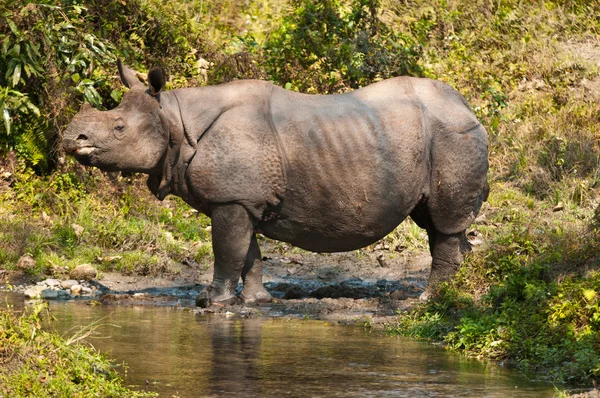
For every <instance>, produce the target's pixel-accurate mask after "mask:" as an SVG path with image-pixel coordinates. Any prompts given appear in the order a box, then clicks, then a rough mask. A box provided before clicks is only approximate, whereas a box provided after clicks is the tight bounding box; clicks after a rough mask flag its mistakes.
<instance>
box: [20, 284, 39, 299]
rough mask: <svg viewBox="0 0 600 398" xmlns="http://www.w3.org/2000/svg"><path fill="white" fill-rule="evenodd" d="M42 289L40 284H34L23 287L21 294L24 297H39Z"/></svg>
mask: <svg viewBox="0 0 600 398" xmlns="http://www.w3.org/2000/svg"><path fill="white" fill-rule="evenodd" d="M42 290H44V289H43V287H42V286H34V287H30V288H29V289H25V291H24V292H23V294H24V295H25V297H27V298H30V299H35V298H40V297H41V296H42Z"/></svg>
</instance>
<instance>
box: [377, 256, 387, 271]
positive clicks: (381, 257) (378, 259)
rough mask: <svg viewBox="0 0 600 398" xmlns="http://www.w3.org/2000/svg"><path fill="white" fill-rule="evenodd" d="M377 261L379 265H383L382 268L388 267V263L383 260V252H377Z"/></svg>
mask: <svg viewBox="0 0 600 398" xmlns="http://www.w3.org/2000/svg"><path fill="white" fill-rule="evenodd" d="M376 259H377V262H378V263H379V266H381V267H383V268H387V267H388V263H387V261H386V260H385V257H384V256H383V254H379V255H378V256H377V257H376Z"/></svg>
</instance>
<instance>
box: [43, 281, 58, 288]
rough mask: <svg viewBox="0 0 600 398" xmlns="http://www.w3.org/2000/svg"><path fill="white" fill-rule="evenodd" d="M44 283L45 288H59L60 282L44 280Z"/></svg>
mask: <svg viewBox="0 0 600 398" xmlns="http://www.w3.org/2000/svg"><path fill="white" fill-rule="evenodd" d="M44 282H45V283H46V286H50V287H54V286H60V281H59V280H58V279H46V280H45V281H44Z"/></svg>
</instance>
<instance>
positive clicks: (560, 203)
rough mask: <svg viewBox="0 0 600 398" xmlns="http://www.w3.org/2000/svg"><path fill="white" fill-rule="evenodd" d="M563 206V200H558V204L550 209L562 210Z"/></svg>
mask: <svg viewBox="0 0 600 398" xmlns="http://www.w3.org/2000/svg"><path fill="white" fill-rule="evenodd" d="M564 208H565V204H564V203H563V202H558V204H557V205H556V206H554V208H553V209H552V211H554V212H556V211H562V210H564Z"/></svg>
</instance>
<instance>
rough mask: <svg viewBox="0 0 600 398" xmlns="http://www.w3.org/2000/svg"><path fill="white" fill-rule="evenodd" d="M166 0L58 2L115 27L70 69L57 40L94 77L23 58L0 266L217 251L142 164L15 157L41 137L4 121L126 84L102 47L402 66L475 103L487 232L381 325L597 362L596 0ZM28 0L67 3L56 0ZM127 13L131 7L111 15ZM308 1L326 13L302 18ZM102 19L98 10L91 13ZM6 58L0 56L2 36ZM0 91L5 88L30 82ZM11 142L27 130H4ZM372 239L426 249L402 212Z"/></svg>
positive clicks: (183, 55) (457, 343) (219, 76)
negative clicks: (481, 132) (37, 70)
mask: <svg viewBox="0 0 600 398" xmlns="http://www.w3.org/2000/svg"><path fill="white" fill-rule="evenodd" d="M49 1H50V0H49ZM22 3H23V6H24V2H22ZM163 3H164V2H161V1H158V0H148V1H143V2H137V1H130V2H127V4H125V3H123V4H121V3H120V2H112V3H110V4H109V5H106V6H103V5H96V6H94V7H92V8H90V9H89V10H88V13H87V14H86V13H84V14H81V15H79V14H77V15H75V14H74V10H73V9H68V10H67V11H68V15H71V19H72V20H73V21H74V23H76V24H77V26H81V27H82V29H80V30H81V31H84V30H85V29H89V30H93V31H94V33H95V34H96V35H97V37H98V38H99V39H100V40H102V41H104V42H106V43H109V44H110V46H109V48H108V50H107V51H108V52H109V53H107V54H100V53H98V54H95V55H94V54H90V55H89V57H91V58H90V59H89V60H88V61H86V62H84V64H85V65H83V66H81V67H78V69H77V70H66V69H65V67H64V65H63V63H62V61H60V60H58V59H57V58H56V56H54V55H51V59H50V61H51V63H52V64H53V65H55V66H56V68H57V69H58V70H60V71H61V73H62V74H61V76H63V77H62V78H61V79H63V80H61V81H64V80H66V81H72V80H73V79H72V76H73V73H75V72H77V73H78V74H81V77H82V78H83V77H86V78H90V79H93V80H94V85H92V86H89V85H88V86H85V87H84V86H82V85H78V86H77V88H74V91H73V90H70V91H69V90H67V92H66V93H65V92H62V91H61V90H59V88H60V87H64V86H68V87H70V86H69V85H68V84H58V85H57V87H53V86H51V85H49V86H47V88H48V90H45V91H44V93H45V94H44V95H43V96H42V97H40V98H38V97H35V96H34V95H36V94H35V93H37V92H39V90H33V91H32V90H29V89H30V88H32V87H33V88H36V87H39V84H29V83H28V80H27V79H26V77H23V78H22V79H21V80H22V81H21V82H19V83H18V84H16V85H13V86H14V87H13V89H14V90H23V92H31V95H32V97H31V101H32V102H33V103H35V104H38V105H39V106H40V107H41V108H40V112H41V116H39V117H34V116H35V115H33V114H31V112H30V111H28V110H27V109H29V108H23V109H24V110H23V111H22V112H21V113H22V114H21V117H22V118H23V119H22V120H23V121H24V123H21V124H18V125H15V126H19V130H15V131H13V135H11V136H8V135H4V136H0V143H2V144H3V145H4V146H3V149H2V150H3V151H5V152H6V151H7V150H8V152H6V153H12V152H15V153H16V154H17V157H20V158H19V159H17V161H16V164H17V167H15V168H14V170H13V168H9V171H11V172H13V171H14V173H13V176H12V177H10V178H8V180H0V201H1V203H2V206H0V268H6V269H11V270H12V269H14V268H15V264H16V261H17V260H18V259H19V258H20V257H21V256H22V255H24V254H29V255H31V256H33V257H34V259H35V260H36V267H35V268H34V269H32V270H29V271H28V272H30V273H32V274H36V275H39V274H42V273H53V272H55V270H56V269H60V268H61V267H66V268H67V269H70V268H72V267H74V266H76V265H77V264H79V263H93V264H95V265H96V266H97V267H99V268H100V269H101V270H104V271H109V270H118V271H120V272H124V273H139V274H149V275H152V274H160V273H165V272H167V273H168V272H174V271H172V265H173V264H174V263H176V262H179V261H183V260H185V259H193V260H195V261H197V262H198V263H200V265H201V266H206V265H207V264H209V263H210V261H211V258H212V251H211V249H210V245H209V244H208V240H209V237H210V232H208V231H207V230H206V227H207V226H208V225H209V220H208V219H207V218H206V217H204V216H198V215H197V214H194V213H193V212H192V211H191V209H190V208H189V207H188V206H186V205H185V204H183V202H182V201H181V200H179V199H176V198H168V199H167V200H166V201H165V202H162V203H159V202H157V201H156V200H155V199H154V198H153V197H152V196H151V195H150V194H149V193H148V192H147V189H146V187H145V186H144V183H143V181H142V180H141V179H140V178H139V177H136V176H134V177H125V178H123V177H118V178H115V177H110V178H109V177H108V176H106V175H103V174H102V173H100V172H98V171H97V170H94V171H90V170H86V171H82V170H81V169H80V168H78V167H77V166H75V165H74V163H73V162H72V161H67V164H66V165H63V166H62V170H61V171H60V172H58V171H57V172H54V173H51V174H49V175H46V176H42V177H40V176H38V175H35V174H33V172H32V171H31V169H30V168H28V167H24V165H27V164H31V163H32V159H34V158H35V156H37V149H39V148H44V147H45V146H46V144H45V143H44V142H41V143H37V144H36V142H37V141H35V140H31V139H28V138H27V137H24V138H23V139H20V138H19V139H17V138H18V137H20V134H21V133H22V132H23V131H24V132H30V131H36V132H38V133H39V131H42V130H40V129H41V127H40V128H38V127H39V126H38V127H36V126H37V125H35V124H34V123H28V121H31V120H38V119H44V120H51V121H52V123H51V126H50V127H52V129H54V130H53V131H52V134H50V136H57V133H58V127H59V126H60V125H61V124H63V125H64V124H65V123H66V122H67V121H68V120H66V119H68V116H70V115H72V113H73V110H74V109H76V108H77V106H78V105H79V103H80V102H81V101H82V100H83V98H84V97H85V98H87V97H88V96H89V94H90V93H92V94H93V92H92V91H90V89H89V87H92V88H93V87H96V88H97V90H98V93H99V95H100V96H101V98H102V101H101V103H102V104H103V105H104V106H112V105H114V104H115V101H116V98H118V97H119V95H120V94H121V93H122V90H123V89H122V87H121V85H120V84H119V82H118V79H116V78H115V77H114V65H113V58H114V56H117V55H118V56H121V57H124V58H125V59H126V60H127V61H128V62H129V63H131V64H132V65H134V66H136V67H138V68H139V67H142V68H143V67H148V66H150V65H144V63H145V62H150V63H152V64H154V63H163V64H164V65H163V66H166V67H167V68H168V69H169V73H170V75H171V76H172V79H171V80H170V81H169V87H170V88H172V87H186V86H191V85H199V84H206V83H210V84H214V83H221V82H223V81H227V80H231V79H237V78H248V77H261V78H267V79H270V80H273V81H276V82H278V83H279V84H281V85H285V86H287V87H289V88H292V89H296V90H302V91H308V92H319V93H324V92H343V91H347V90H349V89H350V88H351V87H354V86H356V85H363V84H368V83H369V82H371V81H375V80H379V79H380V78H382V77H385V76H390V75H392V74H395V73H397V72H398V71H399V70H407V71H409V72H410V73H411V74H413V75H419V76H426V77H431V78H435V79H439V80H442V81H444V82H446V83H448V84H450V85H451V86H453V87H454V88H456V89H457V90H458V91H459V92H461V93H462V94H463V95H464V96H465V98H466V99H467V101H468V102H469V103H470V104H471V106H472V108H473V110H474V112H475V113H476V115H477V116H478V117H479V119H480V120H481V121H482V123H483V124H484V126H485V127H486V129H487V130H488V133H489V138H490V148H489V158H490V172H489V180H490V185H491V194H490V198H489V201H488V202H487V203H485V204H484V206H483V208H482V214H483V215H485V220H484V221H482V223H480V224H477V225H474V226H472V229H475V230H477V231H478V232H479V233H480V234H481V237H482V239H483V241H484V242H485V244H484V245H482V246H480V247H479V248H478V250H477V251H476V252H475V253H473V254H471V255H469V256H468V258H467V260H466V262H465V265H464V266H463V267H462V268H461V270H460V271H459V273H458V275H457V277H456V278H455V279H454V281H452V283H450V284H449V285H447V286H446V287H444V288H443V289H442V291H441V292H440V295H439V296H438V297H436V298H434V299H433V300H432V301H430V302H429V303H427V304H424V305H422V306H419V307H418V308H416V309H415V310H414V311H412V312H409V313H405V314H402V315H401V316H400V317H399V320H398V325H397V326H395V327H394V328H393V330H394V331H395V332H397V333H402V334H406V335H411V336H415V337H421V338H428V339H434V340H438V341H443V342H445V343H446V345H447V347H449V348H451V349H453V350H456V351H459V352H463V353H466V354H468V355H472V356H476V357H480V358H491V359H497V360H507V361H510V362H515V363H516V364H517V366H518V367H519V368H521V369H523V370H527V371H537V372H541V374H543V375H545V376H546V377H548V378H549V379H552V380H555V381H573V382H585V383H589V382H590V381H591V380H597V379H598V378H599V377H600V375H599V373H600V371H599V365H598V362H597V358H598V357H600V348H599V346H600V344H599V342H598V334H599V333H598V316H599V315H598V297H597V295H596V296H594V295H592V293H590V292H591V291H596V292H597V291H598V288H599V287H598V268H599V267H600V259H599V253H600V243H599V242H600V236H599V230H600V210H598V209H599V207H598V206H599V204H600V202H599V201H598V198H599V197H600V140H599V139H598V137H599V136H600V130H599V129H600V105H599V104H600V70H599V65H600V47H599V46H598V45H597V43H598V42H599V40H600V18H599V17H598V16H599V15H600V3H599V2H590V1H586V0H568V1H562V0H561V1H558V0H547V1H520V0H502V1H488V0H476V1H471V2H465V1H460V0H409V1H402V2H397V1H389V0H381V1H368V0H364V1H358V0H356V1H355V0H327V1H322V2H319V4H317V5H314V6H313V5H311V3H314V2H310V1H301V0H294V1H290V2H283V3H282V2H274V1H271V0H260V1H258V0H257V1H249V2H237V3H236V2H228V3H227V2H225V3H226V4H225V3H224V2H217V1H204V2H200V3H198V2H195V3H194V2H184V1H172V2H169V3H168V4H167V3H164V4H163ZM11 4H12V3H11ZM15 4H17V3H15ZM65 4H66V3H65ZM98 4H100V3H98ZM107 4H108V3H107ZM292 5H295V6H297V7H293V6H292ZM19 7H20V6H19ZM40 10H42V11H39V12H44V13H49V14H48V15H50V14H52V16H53V18H55V19H56V21H59V20H60V19H61V18H62V16H61V15H59V14H60V13H59V12H58V11H57V10H54V9H53V10H52V11H46V9H45V8H43V9H40ZM36 12H37V11H36ZM15 15H16V14H15ZM31 15H33V17H31V18H17V17H14V18H13V19H14V20H15V21H16V22H15V23H17V25H18V27H19V28H20V29H22V30H23V31H25V30H27V29H29V30H28V32H30V33H27V34H28V35H29V34H31V35H34V36H35V35H39V34H41V33H43V32H46V31H47V30H48V29H49V28H48V27H47V24H46V21H45V20H43V23H41V24H37V22H36V21H35V18H34V17H35V15H37V14H31ZM65 15H66V14H65ZM99 15H100V16H102V18H98V16H99ZM122 15H129V16H130V18H128V19H127V20H126V21H125V22H123V21H121V20H120V16H122ZM314 16H322V18H321V17H319V18H321V19H319V18H317V20H316V21H315V22H314V24H312V23H311V18H313V17H314ZM323 18H326V19H327V21H329V22H330V23H329V22H328V23H325V24H324V23H323ZM96 20H102V21H104V22H102V25H101V26H100V25H98V26H96V25H94V23H96V22H94V21H96ZM140 21H142V22H140ZM143 21H150V22H143ZM121 23H123V24H124V25H123V26H121V25H120V24H121ZM31 24H33V25H34V27H36V28H35V29H33V28H32V27H31V26H30V25H31ZM147 24H150V25H151V26H150V27H149V26H148V25H147ZM382 24H383V25H382ZM298 26H301V27H302V29H297V28H298ZM161 27H162V28H161ZM30 28H31V29H30ZM59 31H60V29H59ZM36 32H37V33H36ZM6 33H7V34H8V35H10V37H12V38H13V39H15V37H13V36H14V34H12V33H9V32H8V31H7V32H6ZM134 34H135V35H134ZM311 35H312V36H311ZM34 36H32V37H34ZM28 37H29V36H28ZM35 37H37V36H35ZM74 37H75V39H77V40H80V38H79V36H77V35H75V36H74ZM132 37H133V38H134V39H130V38H132ZM365 38H366V39H368V40H365ZM15 40H16V39H15ZM77 40H75V41H74V42H73V43H74V44H77V43H78V42H77ZM29 41H30V42H36V40H29ZM37 41H38V42H39V41H40V40H37ZM73 43H71V44H73ZM173 43H176V45H174V44H173ZM365 43H366V44H365ZM369 43H371V47H370V48H368V45H369ZM364 45H367V47H364ZM111 46H112V47H111ZM361 46H362V47H361ZM77 48H78V49H79V50H77V51H84V52H85V51H87V50H85V49H86V47H85V46H81V45H78V47H77ZM47 50H48V51H46V52H50V51H53V50H52V47H49V48H48V49H47ZM283 54H285V57H283V58H282V55H283ZM365 54H366V55H367V56H365ZM394 55H397V58H396V59H395V58H394V57H393V56H394ZM390 56H392V57H390ZM3 57H4V58H2V59H6V60H7V62H8V61H9V60H10V58H11V57H13V53H10V52H8V53H6V54H5V55H3ZM92 58H93V59H96V61H95V63H94V62H91V60H92ZM59 61H60V62H59ZM199 61H205V62H200V64H199V63H198V62H199ZM23 62H25V61H23ZM90 65H92V66H93V65H96V66H95V67H92V66H90ZM200 65H203V66H202V67H201V68H200V69H202V70H200V69H199V66H200ZM0 67H1V65H0ZM61 68H62V69H61ZM89 71H91V72H89ZM278 71H279V72H278ZM357 71H358V72H357ZM360 71H366V72H365V73H360ZM3 75H4V73H0V76H3ZM13 76H14V74H13ZM9 77H11V76H9ZM6 85H8V83H6ZM14 90H13V91H14ZM28 90H29V91H28ZM77 90H79V91H77ZM82 90H83V91H82ZM86 90H87V91H86ZM13 94H14V93H13ZM11 95H12V94H11ZM7 98H8V100H5V103H8V104H13V103H15V101H17V100H18V101H24V102H23V103H27V101H29V100H27V99H23V98H22V97H19V96H18V95H16V94H14V95H12V96H9V97H7ZM92 99H94V98H92ZM6 101H8V102H6ZM11 101H13V102H11ZM88 101H89V98H88ZM92 102H93V101H92ZM96 102H98V101H96ZM42 104H43V105H44V106H42ZM15 109H16V108H15ZM19 109H21V108H19ZM28 112H29V113H28ZM13 125H14V124H13ZM42 127H44V126H42ZM15 128H17V127H15ZM38 130H39V131H38ZM0 134H2V132H0ZM39 135H40V134H34V138H35V136H39ZM19 142H23V143H29V144H28V145H25V146H23V147H15V148H9V147H10V145H17V144H18V143H19ZM38 147H39V148H38ZM11 151H12V152H11ZM3 153H4V152H3ZM27 156H29V157H30V158H28V157H27ZM35 159H37V158H35ZM48 159H52V156H49V157H48ZM41 163H43V162H41V161H40V163H39V164H41ZM2 167H4V164H0V168H2ZM38 171H39V166H38ZM558 205H560V206H558ZM559 207H560V208H562V210H559ZM555 209H556V210H557V211H553V210H555ZM79 227H81V228H82V230H80V228H79ZM78 230H79V232H78ZM385 243H387V244H388V245H389V246H390V248H391V249H392V250H394V249H406V250H409V251H422V250H427V242H426V239H425V235H424V233H423V231H420V230H419V229H418V227H416V226H415V224H414V223H411V222H406V223H404V224H402V225H401V226H400V227H399V228H398V229H397V230H396V231H394V232H393V233H392V234H390V235H389V236H388V237H387V238H386V239H385ZM284 247H285V246H284V245H281V244H280V245H277V250H282V251H284V250H288V249H287V248H286V249H283V248H284ZM292 250H294V249H292ZM111 257H112V258H114V260H111V261H104V260H102V259H105V258H111ZM175 272H176V271H175Z"/></svg>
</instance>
